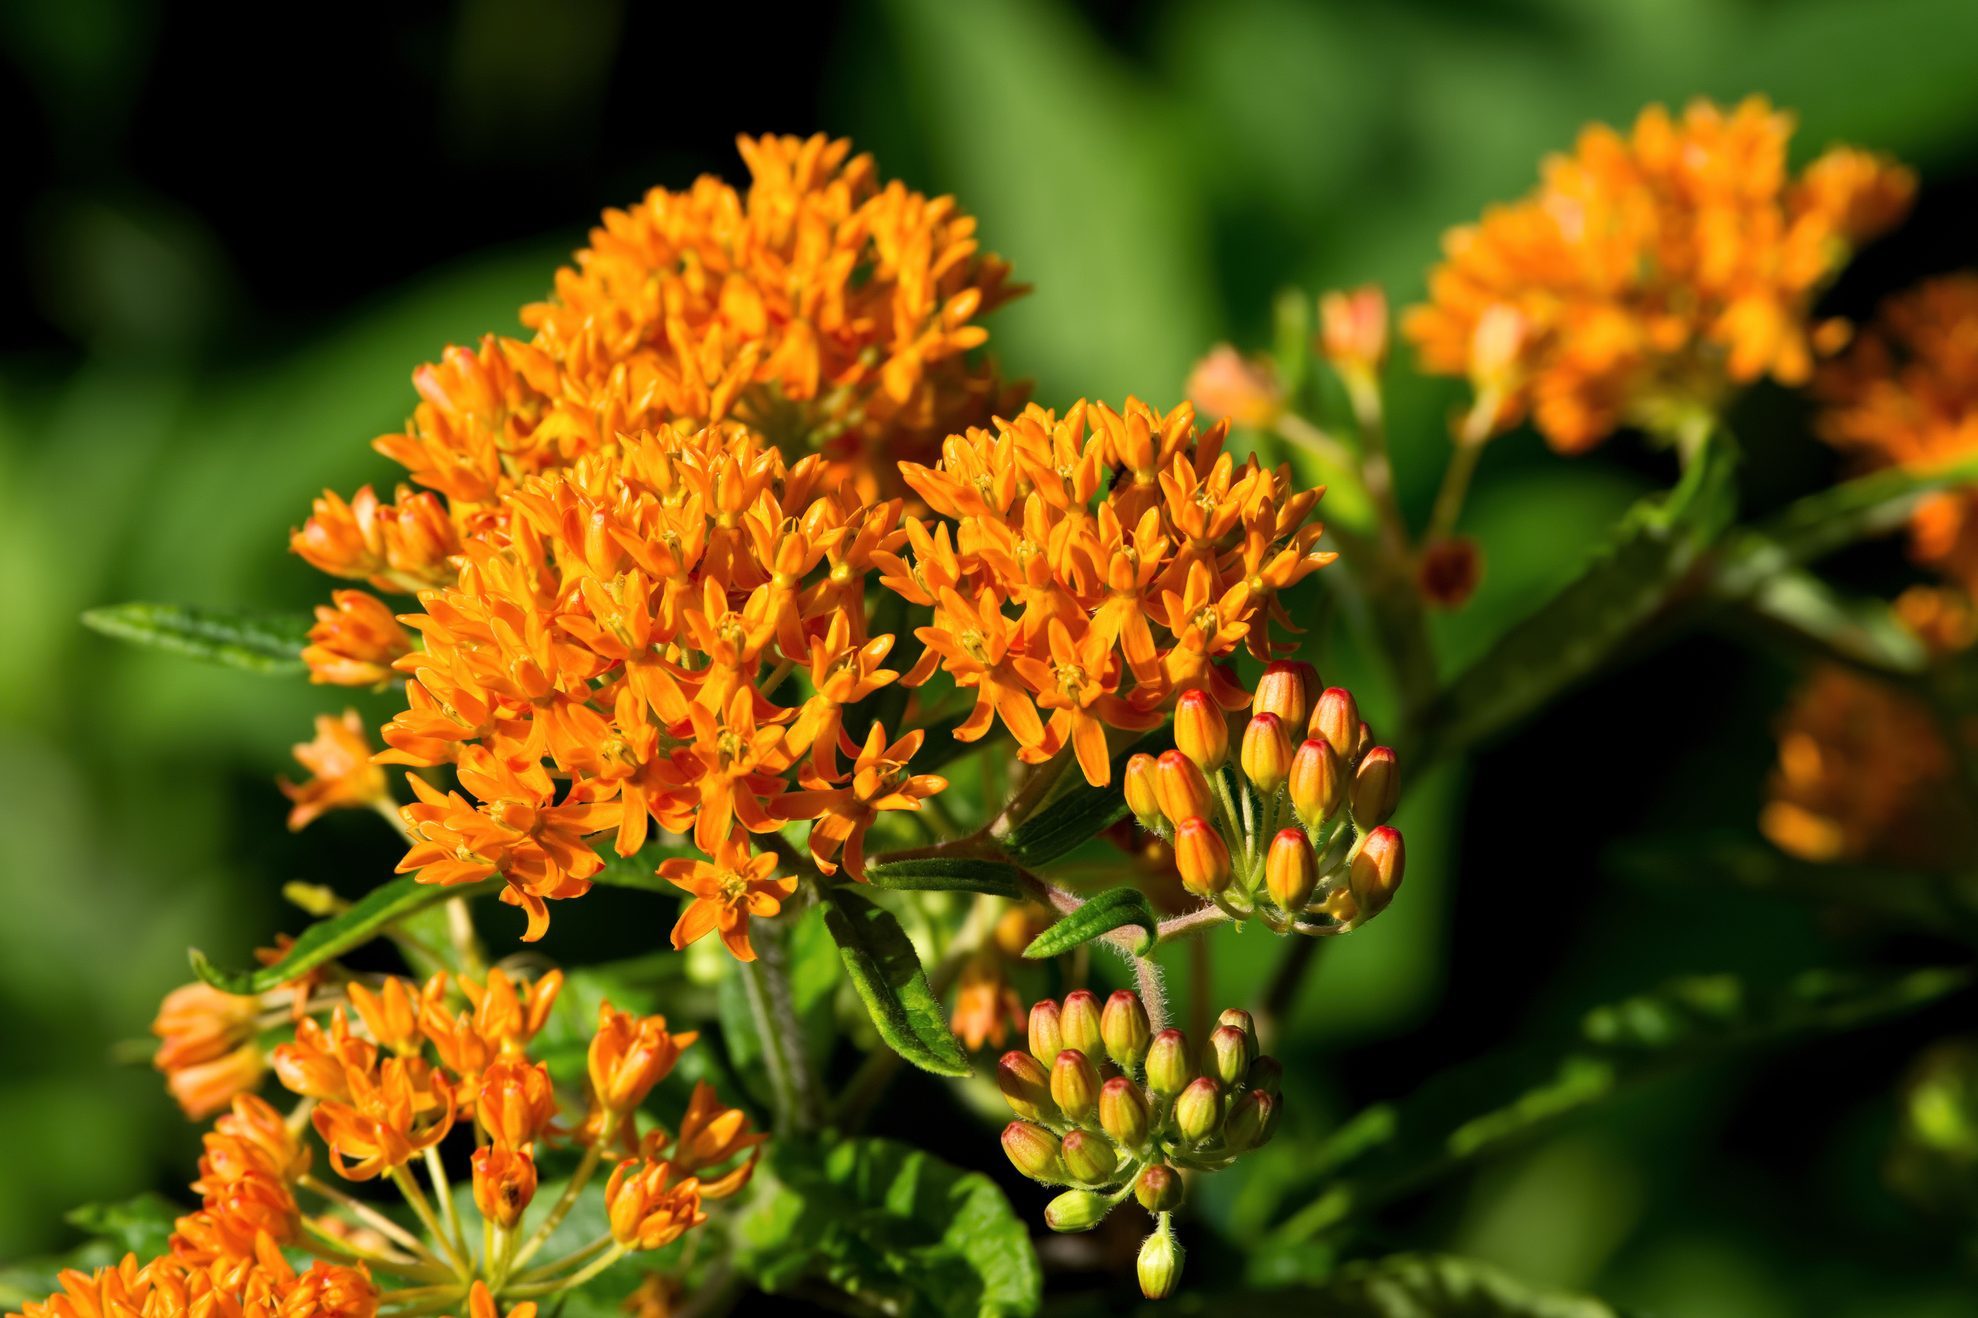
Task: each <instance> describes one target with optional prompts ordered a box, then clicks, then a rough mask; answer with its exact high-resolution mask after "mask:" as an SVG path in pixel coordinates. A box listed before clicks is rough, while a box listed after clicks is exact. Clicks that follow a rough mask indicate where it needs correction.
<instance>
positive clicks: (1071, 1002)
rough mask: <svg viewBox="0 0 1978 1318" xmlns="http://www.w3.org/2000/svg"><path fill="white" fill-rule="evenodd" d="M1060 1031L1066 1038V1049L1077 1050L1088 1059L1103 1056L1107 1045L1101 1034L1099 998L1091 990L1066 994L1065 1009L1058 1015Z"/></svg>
mask: <svg viewBox="0 0 1978 1318" xmlns="http://www.w3.org/2000/svg"><path fill="white" fill-rule="evenodd" d="M1058 1029H1059V1032H1060V1033H1061V1034H1062V1035H1063V1036H1064V1041H1065V1047H1067V1048H1076V1049H1078V1051H1079V1052H1082V1053H1084V1054H1085V1055H1086V1056H1087V1057H1098V1056H1099V1055H1100V1054H1102V1053H1103V1052H1104V1051H1105V1047H1106V1045H1105V1040H1104V1039H1102V1038H1101V1037H1100V1034H1099V996H1098V995H1097V994H1096V993H1094V992H1092V991H1091V990H1090V989H1078V990H1076V991H1075V992H1072V993H1067V994H1065V1003H1064V1007H1063V1008H1062V1009H1061V1010H1060V1012H1059V1014H1058Z"/></svg>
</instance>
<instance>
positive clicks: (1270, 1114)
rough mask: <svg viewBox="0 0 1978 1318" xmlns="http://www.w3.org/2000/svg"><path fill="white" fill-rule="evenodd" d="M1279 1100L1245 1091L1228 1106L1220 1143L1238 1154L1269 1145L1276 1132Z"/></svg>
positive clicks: (1269, 1095) (1259, 1093)
mask: <svg viewBox="0 0 1978 1318" xmlns="http://www.w3.org/2000/svg"><path fill="white" fill-rule="evenodd" d="M1281 1110H1282V1100H1280V1099H1278V1098H1277V1097H1276V1096H1274V1095H1271V1094H1266V1093H1265V1092H1264V1091H1263V1090H1261V1089H1246V1090H1245V1091H1243V1092H1242V1093H1241V1094H1238V1095H1237V1096H1236V1100H1235V1101H1234V1102H1232V1103H1231V1104H1230V1105H1229V1116H1228V1118H1227V1119H1225V1120H1224V1122H1223V1144H1224V1146H1225V1147H1227V1148H1228V1149H1229V1151H1230V1152H1231V1153H1241V1152H1243V1151H1244V1150H1245V1149H1254V1148H1257V1147H1258V1146H1259V1145H1263V1144H1267V1143H1269V1142H1270V1138H1271V1136H1272V1135H1274V1134H1276V1133H1277V1117H1278V1113H1279V1112H1280V1111H1281Z"/></svg>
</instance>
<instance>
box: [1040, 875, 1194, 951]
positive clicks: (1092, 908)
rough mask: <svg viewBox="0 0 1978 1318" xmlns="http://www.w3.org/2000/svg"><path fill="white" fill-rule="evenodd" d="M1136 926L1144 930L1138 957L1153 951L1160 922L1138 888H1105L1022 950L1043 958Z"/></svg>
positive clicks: (1136, 949) (1138, 948) (1137, 949)
mask: <svg viewBox="0 0 1978 1318" xmlns="http://www.w3.org/2000/svg"><path fill="white" fill-rule="evenodd" d="M1130 926H1138V927H1139V928H1140V929H1141V930H1143V931H1144V932H1145V935H1146V936H1145V937H1144V938H1142V939H1141V940H1140V945H1139V946H1138V947H1136V948H1134V949H1133V950H1134V952H1135V953H1136V954H1138V955H1140V956H1145V955H1147V953H1149V952H1151V951H1153V950H1154V940H1155V938H1157V937H1158V936H1159V935H1160V929H1161V925H1160V921H1159V920H1158V919H1156V918H1155V916H1154V908H1153V907H1151V906H1149V905H1148V904H1147V899H1146V897H1144V896H1142V895H1141V893H1140V890H1139V889H1137V888H1108V889H1107V890H1106V891H1104V892H1102V893H1100V894H1099V895H1098V896H1097V897H1094V898H1092V899H1091V900H1090V901H1088V902H1086V903H1085V904H1084V905H1082V906H1080V907H1079V908H1078V909H1077V910H1075V911H1073V912H1072V913H1071V914H1069V915H1067V916H1065V918H1064V919H1062V920H1060V921H1058V922H1057V923H1056V924H1054V925H1052V926H1051V927H1050V928H1049V929H1046V930H1045V931H1044V932H1043V933H1041V934H1039V935H1037V937H1036V938H1034V939H1032V940H1031V943H1030V946H1029V947H1026V948H1024V949H1023V954H1024V955H1025V956H1027V957H1033V958H1037V959H1042V958H1044V957H1053V956H1059V955H1062V954H1063V953H1066V952H1069V951H1071V949H1073V948H1074V947H1077V946H1078V945H1079V944H1081V943H1089V942H1091V941H1092V940H1093V939H1095V938H1104V937H1105V936H1106V935H1107V934H1110V933H1112V932H1113V931H1114V930H1115V929H1125V928H1128V927H1130Z"/></svg>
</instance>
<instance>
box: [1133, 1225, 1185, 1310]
mask: <svg viewBox="0 0 1978 1318" xmlns="http://www.w3.org/2000/svg"><path fill="white" fill-rule="evenodd" d="M1133 1271H1134V1273H1135V1275H1137V1276H1138V1277H1139V1278H1140V1293H1141V1294H1142V1295H1144V1296H1146V1297H1147V1298H1148V1299H1150V1300H1165V1299H1166V1298H1167V1297H1168V1296H1170V1295H1172V1294H1174V1288H1175V1287H1176V1286H1177V1285H1179V1284H1180V1283H1181V1246H1180V1245H1179V1244H1178V1243H1176V1241H1175V1238H1174V1231H1173V1230H1172V1229H1171V1228H1169V1226H1168V1224H1167V1223H1166V1222H1163V1223H1161V1227H1160V1230H1158V1231H1156V1232H1155V1233H1154V1234H1153V1235H1151V1236H1148V1237H1147V1238H1146V1239H1145V1240H1143V1241H1141V1242H1140V1257H1139V1258H1137V1259H1136V1260H1134V1264H1133Z"/></svg>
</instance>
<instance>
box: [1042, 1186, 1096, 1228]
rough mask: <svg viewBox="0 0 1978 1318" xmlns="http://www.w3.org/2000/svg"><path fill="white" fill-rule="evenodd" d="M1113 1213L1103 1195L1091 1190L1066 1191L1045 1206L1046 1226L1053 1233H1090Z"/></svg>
mask: <svg viewBox="0 0 1978 1318" xmlns="http://www.w3.org/2000/svg"><path fill="white" fill-rule="evenodd" d="M1111 1211H1112V1203H1111V1201H1110V1200H1108V1199H1107V1198H1106V1196H1105V1195H1103V1194H1094V1193H1093V1192H1092V1191H1090V1190H1066V1191H1065V1192H1064V1193H1063V1194H1061V1195H1059V1196H1058V1197H1057V1198H1056V1199H1053V1200H1052V1201H1051V1202H1050V1203H1048V1204H1046V1205H1044V1225H1045V1226H1047V1227H1050V1228H1051V1230H1053V1231H1090V1230H1091V1229H1092V1228H1093V1227H1095V1226H1098V1225H1099V1223H1100V1222H1101V1221H1103V1220H1104V1219H1105V1216H1106V1214H1107V1213H1108V1212H1111Z"/></svg>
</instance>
